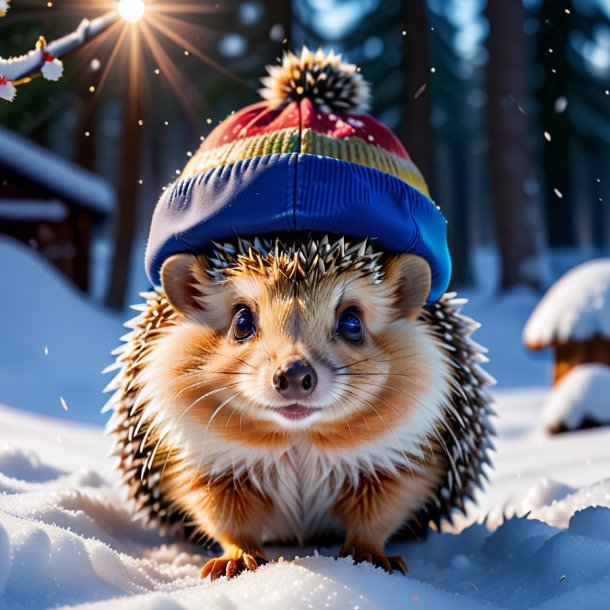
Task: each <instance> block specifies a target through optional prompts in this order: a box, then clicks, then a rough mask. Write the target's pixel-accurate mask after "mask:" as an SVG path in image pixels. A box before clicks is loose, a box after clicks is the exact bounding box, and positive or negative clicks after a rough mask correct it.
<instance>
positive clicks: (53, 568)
mask: <svg viewBox="0 0 610 610" xmlns="http://www.w3.org/2000/svg"><path fill="white" fill-rule="evenodd" d="M497 397H498V410H499V413H500V418H499V420H498V422H499V433H500V436H499V439H498V454H497V457H496V459H497V462H498V468H497V470H496V474H495V475H494V476H493V479H492V485H491V487H490V488H489V490H488V491H487V492H485V493H483V494H482V498H481V507H480V508H479V509H475V508H474V506H473V507H471V511H472V514H471V516H470V519H471V522H470V524H469V525H466V524H462V526H460V525H459V524H458V525H456V526H455V528H454V530H453V531H452V532H450V531H447V532H443V533H432V534H431V535H430V536H429V537H428V539H427V540H425V541H424V542H404V541H396V542H393V543H391V544H390V545H389V549H388V552H389V553H390V554H398V553H401V554H403V555H404V556H405V558H406V559H407V562H408V565H409V575H408V576H407V577H403V576H402V575H399V574H393V575H389V574H386V573H385V572H383V571H382V570H380V569H376V568H373V567H372V566H369V565H354V564H353V563H352V561H351V560H350V559H335V558H333V555H335V556H336V554H337V551H338V548H337V547H333V548H319V549H314V548H305V549H299V548H279V547H270V548H269V549H266V550H267V553H268V555H269V556H270V557H271V558H273V559H278V558H279V557H280V556H284V557H285V558H286V561H283V562H282V561H279V562H278V561H275V562H273V563H271V564H269V565H267V566H264V567H263V568H261V569H260V570H259V571H257V572H256V573H245V574H243V575H242V576H240V577H238V578H236V579H234V580H231V581H227V580H225V579H221V580H219V581H215V582H213V583H212V582H209V581H206V582H200V581H199V580H198V574H199V570H200V568H201V566H202V565H203V563H204V562H205V561H206V559H207V554H206V552H205V551H204V550H203V549H201V548H199V547H195V546H192V545H188V544H185V543H177V542H175V541H172V540H166V539H163V538H161V537H160V536H159V535H158V534H157V532H155V531H153V530H151V529H147V528H145V527H143V526H142V525H141V524H139V523H134V522H132V521H131V517H130V513H129V509H128V507H127V506H126V504H125V502H124V501H123V497H122V492H121V491H120V490H118V489H117V488H116V486H115V484H114V481H113V477H112V476H111V466H110V459H109V458H108V457H107V454H108V448H109V443H110V441H109V439H107V438H106V437H104V436H103V435H102V432H101V429H100V428H99V427H95V426H91V425H86V424H75V423H71V424H70V423H66V422H58V421H56V420H52V419H50V418H46V417H44V416H40V415H35V414H28V413H24V412H20V411H18V410H15V409H10V408H8V407H0V421H2V422H3V423H4V422H6V426H3V427H2V428H1V429H0V473H1V474H0V608H2V609H3V610H4V609H5V608H6V609H9V608H10V609H11V610H26V609H32V610H33V609H38V608H47V607H51V606H53V607H63V608H91V609H93V608H99V609H113V610H114V609H117V610H121V609H130V610H135V609H138V610H143V609H159V610H160V609H167V610H172V609H182V608H188V609H190V608H193V609H195V608H197V609H199V608H206V609H209V610H216V609H218V610H227V609H229V608H230V609H232V610H240V609H242V608H244V609H245V608H248V609H249V610H258V609H260V610H262V609H265V610H268V609H276V608H277V609H280V608H282V609H283V608H294V609H299V610H300V609H306V608H331V609H332V608H335V609H341V610H344V609H348V608H360V609H361V610H369V609H381V608H383V609H385V608H403V607H405V608H409V607H422V608H432V609H436V608H438V609H446V608H452V609H454V608H455V609H458V610H461V609H464V610H466V609H468V610H476V609H478V608H537V609H538V608H540V609H542V608H554V609H562V608H573V607H574V603H575V600H579V601H580V603H581V604H582V603H583V602H584V603H585V607H587V608H605V607H606V605H605V604H606V603H607V599H608V596H610V582H609V581H608V578H607V574H608V570H609V569H610V534H609V533H608V532H610V508H608V507H610V480H606V481H603V480H601V481H600V480H598V479H599V478H601V477H603V476H608V473H610V454H609V453H608V451H607V446H608V442H610V429H600V430H596V431H584V432H577V433H573V434H567V435H559V436H555V437H549V436H547V435H538V434H537V433H536V431H535V430H533V429H532V427H531V426H529V425H527V424H526V423H525V422H526V417H525V414H526V411H527V410H528V409H532V408H534V409H535V407H534V406H533V405H534V404H538V405H539V404H540V403H539V398H540V395H538V394H536V393H534V394H533V395H532V396H531V397H530V400H529V402H528V401H527V400H525V401H524V395H523V394H522V393H521V392H518V391H514V390H507V391H504V392H500V393H498V394H497ZM524 403H525V404H524ZM538 410H539V407H538ZM528 421H532V418H531V416H530V417H529V418H528ZM57 435H61V442H60V443H59V442H57V440H56V436H57ZM519 456H521V457H520V459H516V458H518V457H519ZM566 456H569V459H566ZM587 463H588V464H589V466H588V467H586V468H583V466H585V465H586V464H587ZM541 473H549V477H550V478H548V479H546V480H545V479H544V477H543V478H541ZM555 477H557V481H559V479H561V480H562V481H563V482H561V483H559V482H554V480H555V479H554V478H555ZM492 505H493V506H495V507H496V508H497V509H498V510H500V511H501V512H500V513H499V514H494V513H492V512H488V509H489V507H490V506H492ZM592 505H593V506H595V505H597V508H591V506H592ZM528 511H531V512H530V514H529V517H528V518H527V519H526V518H524V517H523V515H525V514H526V513H528ZM502 512H503V513H504V514H506V515H507V516H508V518H507V519H504V518H503V517H502ZM486 515H487V522H486V523H474V522H473V521H474V520H478V521H482V520H483V518H484V517H485V516H486ZM462 527H463V529H462ZM296 555H299V556H300V557H299V558H296V557H295V556H296Z"/></svg>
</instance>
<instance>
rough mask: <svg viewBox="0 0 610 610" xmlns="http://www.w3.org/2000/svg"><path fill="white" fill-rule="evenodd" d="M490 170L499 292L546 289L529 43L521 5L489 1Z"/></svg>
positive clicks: (519, 3)
mask: <svg viewBox="0 0 610 610" xmlns="http://www.w3.org/2000/svg"><path fill="white" fill-rule="evenodd" d="M487 18H488V20H489V37H488V39H487V49H488V52H489V62H488V64H487V94H488V121H489V164H490V178H491V185H490V190H491V197H492V200H493V208H494V216H495V226H496V235H497V239H498V245H499V253H500V259H501V283H500V288H501V290H502V291H504V290H508V289H509V288H512V287H513V286H516V285H519V284H525V285H529V286H532V287H534V288H542V286H543V284H544V283H545V277H544V276H545V269H544V257H543V252H544V233H543V226H542V217H541V212H540V206H539V202H538V201H537V200H536V198H535V190H536V189H535V188H534V187H535V184H536V183H535V181H536V176H535V172H534V167H533V163H532V151H531V146H530V142H529V138H528V121H527V117H526V115H525V108H527V102H526V99H527V39H526V37H525V34H524V33H523V25H524V21H525V10H524V8H523V5H522V4H521V2H507V1H506V0H488V2H487Z"/></svg>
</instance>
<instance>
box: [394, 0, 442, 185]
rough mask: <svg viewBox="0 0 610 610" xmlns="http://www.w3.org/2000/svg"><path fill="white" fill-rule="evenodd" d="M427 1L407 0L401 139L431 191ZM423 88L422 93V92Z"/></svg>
mask: <svg viewBox="0 0 610 610" xmlns="http://www.w3.org/2000/svg"><path fill="white" fill-rule="evenodd" d="M425 4H426V3H425V0H404V2H403V5H404V23H405V31H406V35H404V36H403V39H404V45H403V55H404V56H403V66H404V102H403V120H402V129H401V139H402V142H403V144H404V145H405V147H406V149H407V151H408V153H409V155H410V156H411V158H412V159H413V162H414V163H415V165H417V167H418V168H419V170H420V171H421V173H422V174H423V176H424V179H425V180H426V182H427V183H428V186H429V188H430V189H431V190H432V185H433V179H434V176H433V166H432V130H431V127H430V91H429V80H430V66H429V60H428V23H427V20H426V11H425ZM422 87H423V89H422Z"/></svg>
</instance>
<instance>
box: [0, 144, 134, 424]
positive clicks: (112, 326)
mask: <svg viewBox="0 0 610 610" xmlns="http://www.w3.org/2000/svg"><path fill="white" fill-rule="evenodd" d="M0 139H1V136H0ZM0 261H3V264H2V265H0V286H2V289H3V290H2V294H3V296H2V299H0V337H1V338H2V339H1V340H0V401H2V402H3V403H6V404H10V405H12V406H16V407H23V408H25V409H29V410H31V411H38V412H40V413H45V414H47V415H55V416H57V417H62V416H63V415H64V414H65V411H64V409H63V407H62V404H61V397H62V396H63V398H64V400H65V401H66V403H67V404H68V405H69V406H70V411H69V413H70V419H72V420H74V419H77V420H80V421H89V422H97V423H99V424H101V423H103V422H104V419H105V418H104V417H103V416H102V415H101V414H100V409H101V407H102V406H103V404H104V401H105V399H104V397H103V396H102V390H103V389H104V386H105V385H106V383H107V382H108V380H107V379H104V378H103V377H102V375H101V374H100V373H101V371H102V370H103V369H104V368H105V367H106V366H108V364H110V363H111V362H112V358H111V356H110V352H111V350H112V349H114V348H115V347H116V346H117V344H118V338H119V336H120V335H121V334H122V332H121V330H122V328H121V326H122V319H121V318H120V317H119V316H115V315H111V314H109V313H107V312H105V311H103V310H100V309H99V308H97V307H94V306H93V304H92V303H90V302H89V301H87V300H86V297H85V296H84V295H82V294H81V293H79V292H77V290H76V289H75V288H73V287H72V286H71V285H70V284H68V283H67V282H66V280H65V279H64V277H63V276H61V274H60V273H59V271H57V270H56V269H55V268H54V267H53V266H52V265H51V264H49V263H48V262H47V261H46V260H44V259H43V258H42V257H41V256H40V255H39V254H38V253H36V252H35V251H33V250H32V249H30V248H28V247H27V246H25V245H23V244H21V243H20V242H17V241H14V240H11V239H8V238H5V237H0ZM45 351H46V352H47V353H48V355H45Z"/></svg>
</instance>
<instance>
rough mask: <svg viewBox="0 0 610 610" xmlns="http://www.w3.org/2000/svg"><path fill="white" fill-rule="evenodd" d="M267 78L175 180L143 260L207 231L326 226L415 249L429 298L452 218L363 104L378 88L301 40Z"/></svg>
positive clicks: (190, 243) (445, 257)
mask: <svg viewBox="0 0 610 610" xmlns="http://www.w3.org/2000/svg"><path fill="white" fill-rule="evenodd" d="M268 72H269V76H268V77H266V78H264V79H262V82H263V84H264V85H265V88H264V89H262V90H261V92H260V93H261V95H262V97H263V98H264V99H265V101H263V102H261V103H258V104H254V105H252V106H248V107H247V108H244V109H243V110H241V111H239V112H236V113H235V114H232V115H231V116H230V117H228V118H227V119H226V120H225V121H223V122H222V123H221V124H220V125H218V126H217V127H216V128H215V129H214V130H213V131H212V133H211V134H210V135H209V136H208V138H207V139H206V140H205V142H204V143H203V145H202V146H201V148H200V149H199V150H198V151H197V153H196V154H195V155H193V157H192V158H191V159H190V161H189V162H188V164H187V166H186V167H185V169H184V171H183V172H182V175H181V176H180V178H179V180H177V181H176V182H175V183H173V184H172V185H170V186H169V187H167V188H166V189H165V191H164V193H163V195H162V196H161V199H160V200H159V203H158V204H157V207H156V209H155V213H154V215H153V219H152V226H151V229H150V236H149V241H148V247H147V251H146V270H147V273H148V276H149V278H150V279H151V281H152V282H153V284H155V285H159V284H160V279H159V275H160V270H161V266H162V265H163V262H164V261H165V260H166V259H167V258H168V257H169V256H171V255H172V254H176V253H178V252H198V251H201V250H203V249H205V248H207V247H208V246H209V245H210V240H220V239H225V238H231V237H235V236H236V235H239V236H242V237H248V236H249V237H252V236H262V235H273V234H277V233H284V232H287V231H319V232H325V233H335V234H340V235H345V236H348V237H352V238H364V237H370V238H374V239H375V244H376V246H377V247H379V248H381V249H385V250H388V251H392V252H408V253H412V254H418V255H419V256H421V257H423V258H424V259H426V260H427V261H428V263H429V265H430V268H431V272H432V286H431V290H430V294H429V296H428V300H429V301H436V300H437V299H439V298H440V297H441V296H442V294H443V293H444V291H445V290H446V288H447V284H448V283H449V278H450V275H451V259H450V256H449V251H448V249H447V240H446V222H445V219H444V217H443V215H442V214H441V212H440V210H439V208H438V207H437V206H436V205H435V204H434V203H433V202H432V201H431V200H430V198H429V193H428V189H427V187H426V183H425V182H424V180H423V178H422V176H421V174H420V173H419V171H418V170H417V168H416V167H415V165H414V164H413V162H412V161H411V159H410V158H409V155H408V154H407V152H406V151H405V149H404V148H403V146H402V144H401V143H400V142H399V140H398V139H397V138H396V136H395V135H394V134H393V133H392V132H391V131H390V130H389V129H388V128H387V127H385V126H384V125H382V124H381V123H379V122H378V121H376V120H375V119H374V118H372V117H371V116H369V115H367V114H365V112H366V110H367V107H368V100H369V88H368V85H367V83H366V82H365V81H364V80H363V79H362V77H361V75H360V73H359V71H358V69H357V68H356V66H354V65H351V64H345V63H342V61H341V56H340V55H335V54H334V53H333V52H330V53H328V54H325V53H323V52H322V51H321V50H319V51H317V52H315V53H312V52H311V51H309V50H308V49H306V48H303V51H302V52H301V55H300V57H299V56H296V55H294V54H292V53H286V54H285V55H284V58H283V61H282V65H281V66H271V67H269V68H268Z"/></svg>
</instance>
